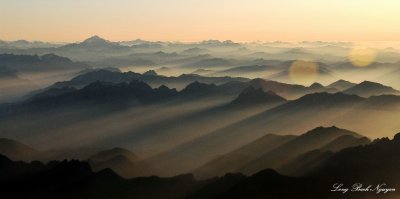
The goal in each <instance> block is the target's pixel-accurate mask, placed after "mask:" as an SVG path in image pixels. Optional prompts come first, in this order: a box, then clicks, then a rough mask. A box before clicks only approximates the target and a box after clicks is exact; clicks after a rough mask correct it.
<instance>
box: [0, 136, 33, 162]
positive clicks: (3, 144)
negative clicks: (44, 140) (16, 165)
mask: <svg viewBox="0 0 400 199" xmlns="http://www.w3.org/2000/svg"><path fill="white" fill-rule="evenodd" d="M38 153H39V152H38V151H37V150H36V149H33V148H31V147H29V146H27V145H25V144H22V143H20V142H17V141H14V140H10V139H6V138H0V154H3V155H6V156H7V157H10V158H11V159H13V160H24V161H30V160H35V158H37V156H38Z"/></svg>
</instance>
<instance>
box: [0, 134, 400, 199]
mask: <svg viewBox="0 0 400 199" xmlns="http://www.w3.org/2000/svg"><path fill="white" fill-rule="evenodd" d="M398 151H400V134H397V135H396V136H395V137H394V139H392V140H390V139H388V138H382V139H377V140H374V141H373V142H372V143H371V144H367V145H362V146H357V147H350V148H346V149H344V150H341V151H339V152H336V153H334V154H333V155H332V156H330V157H329V158H327V160H325V161H324V162H323V163H321V164H320V165H319V166H318V167H317V168H315V169H314V170H312V171H310V172H309V173H307V174H306V175H304V176H303V177H289V176H284V175H281V174H279V173H277V172H276V171H274V170H271V169H265V170H262V171H260V172H258V173H256V174H254V175H251V176H245V175H242V174H240V173H237V174H226V175H224V176H222V177H214V178H211V179H207V180H196V179H195V178H194V177H193V175H191V174H185V175H179V176H175V177H169V178H161V177H155V176H152V177H139V178H133V179H123V178H121V177H119V176H118V175H117V174H115V173H114V172H113V171H112V170H110V169H104V170H101V171H99V172H93V171H92V170H91V168H90V166H89V164H88V163H86V162H81V161H77V160H71V161H67V160H65V161H51V162H49V163H47V164H43V163H41V162H38V161H34V162H31V163H25V162H15V161H12V160H10V159H9V158H7V157H6V156H3V155H1V156H0V187H1V194H2V197H3V196H4V197H6V196H8V197H10V196H11V197H12V198H96V199H99V198H116V199H119V198H121V199H122V198H146V199H147V198H150V199H151V198H166V199H181V198H190V199H197V198H229V199H231V198H304V199H306V198H307V199H310V198H311V199H312V198H398V197H399V195H400V193H399V192H398V191H397V190H399V186H400V170H399V169H398V168H400V160H399V159H398ZM336 183H341V184H343V187H344V188H346V187H349V188H350V189H351V186H352V185H353V184H354V183H362V184H363V186H364V188H365V187H367V186H368V185H371V186H372V188H371V191H367V192H361V191H359V192H352V191H348V192H346V193H343V191H337V192H333V191H331V190H332V189H334V188H333V186H334V185H335V184H336ZM382 184H385V185H382ZM379 185H382V187H381V190H380V191H381V192H380V193H377V192H378V190H379V189H377V190H372V189H376V186H379ZM393 189H396V191H394V190H393ZM383 192H387V193H386V194H384V193H383Z"/></svg>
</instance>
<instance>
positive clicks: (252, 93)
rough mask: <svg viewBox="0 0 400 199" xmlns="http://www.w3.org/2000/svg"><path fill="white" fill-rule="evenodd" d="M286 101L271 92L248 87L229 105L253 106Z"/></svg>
mask: <svg viewBox="0 0 400 199" xmlns="http://www.w3.org/2000/svg"><path fill="white" fill-rule="evenodd" d="M285 101H286V99H285V98H283V97H281V96H279V95H277V94H276V93H274V92H272V91H268V92H264V91H263V90H262V89H261V88H258V89H256V88H254V87H253V86H249V87H247V88H246V89H244V90H243V91H242V92H241V93H240V94H239V96H238V97H237V98H236V99H235V100H233V101H232V102H231V105H255V104H262V103H282V102H285Z"/></svg>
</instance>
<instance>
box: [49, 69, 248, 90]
mask: <svg viewBox="0 0 400 199" xmlns="http://www.w3.org/2000/svg"><path fill="white" fill-rule="evenodd" d="M132 80H139V81H143V82H146V83H147V84H149V85H151V86H153V87H154V86H156V87H158V86H160V85H166V86H169V87H174V88H179V89H180V88H183V87H185V86H186V85H187V84H190V83H192V82H195V81H198V82H201V83H206V84H211V83H214V84H223V83H227V82H230V81H248V79H246V78H231V77H205V76H199V75H190V74H183V75H180V76H177V77H167V76H161V75H157V74H154V73H151V75H150V74H149V73H148V72H147V73H145V74H143V75H142V74H139V73H134V72H125V73H121V72H114V71H109V70H97V71H93V72H89V73H85V74H82V75H79V76H77V77H75V78H73V79H71V80H70V81H65V82H57V83H55V84H54V85H53V86H52V87H57V88H62V87H75V88H81V87H84V86H86V85H88V84H91V83H93V82H96V81H101V82H110V83H122V82H130V81H132Z"/></svg>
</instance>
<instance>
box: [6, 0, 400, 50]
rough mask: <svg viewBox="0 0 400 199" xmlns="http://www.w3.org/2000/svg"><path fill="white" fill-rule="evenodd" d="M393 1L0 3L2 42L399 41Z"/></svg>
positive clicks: (43, 0) (82, 0)
mask: <svg viewBox="0 0 400 199" xmlns="http://www.w3.org/2000/svg"><path fill="white" fill-rule="evenodd" d="M399 10H400V1H399V0H380V1H379V0H335V1H333V0H279V1H272V0H0V39H1V40H17V39H27V40H42V41H57V42H71V41H80V40H83V39H85V38H87V37H89V36H92V35H99V36H101V37H104V38H107V39H109V40H113V41H120V40H133V39H137V38H141V39H146V40H163V41H164V40H169V41H199V40H205V39H220V40H227V39H230V40H234V41H256V40H260V41H272V40H290V41H296V40H329V41H339V40H345V41H389V40H390V41H396V40H400V25H399V21H400V12H399Z"/></svg>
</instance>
